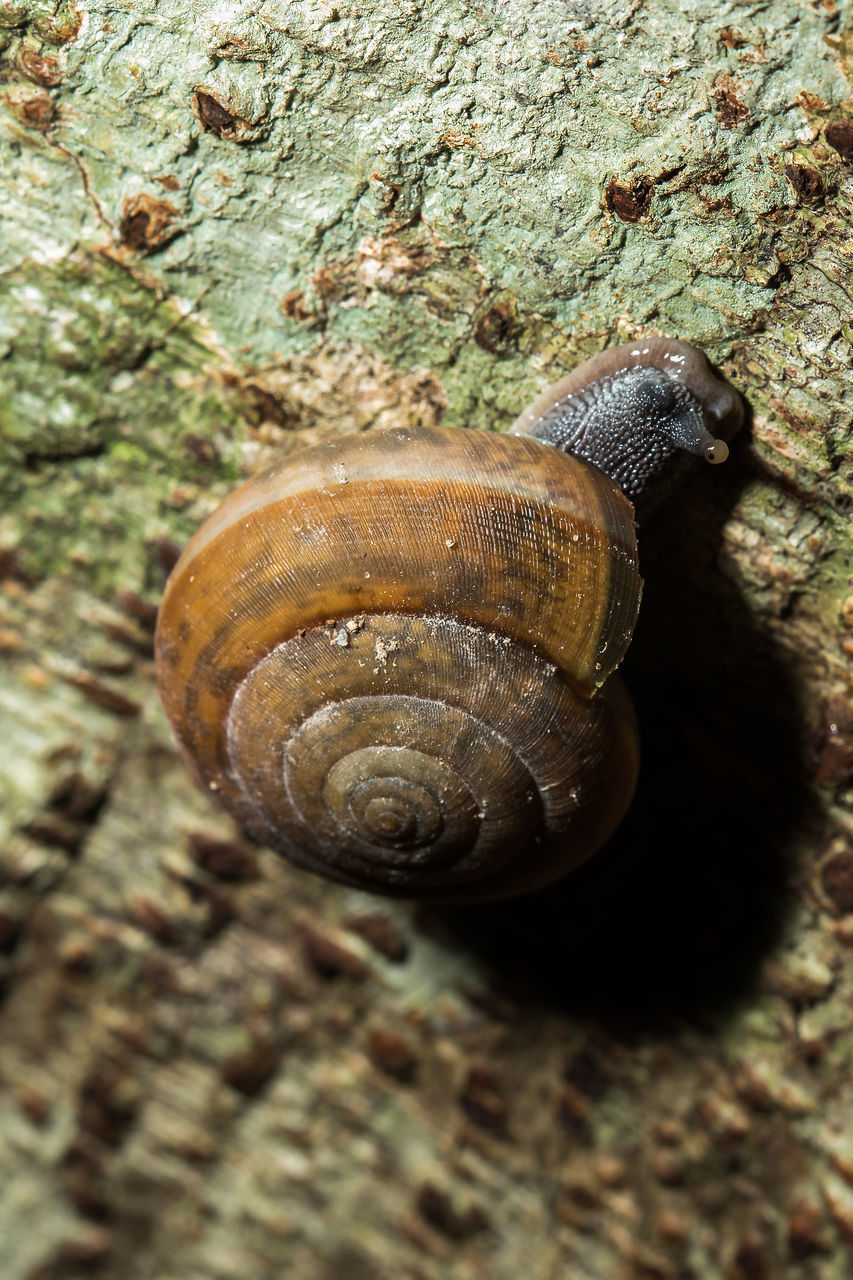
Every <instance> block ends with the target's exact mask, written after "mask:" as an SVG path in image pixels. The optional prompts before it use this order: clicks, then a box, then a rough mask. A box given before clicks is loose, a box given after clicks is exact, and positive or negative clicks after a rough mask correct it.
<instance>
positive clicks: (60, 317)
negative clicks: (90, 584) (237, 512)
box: [0, 256, 246, 589]
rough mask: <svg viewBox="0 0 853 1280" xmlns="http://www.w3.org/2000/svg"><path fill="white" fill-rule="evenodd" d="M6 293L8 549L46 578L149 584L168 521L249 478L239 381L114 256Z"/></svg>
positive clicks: (192, 327) (27, 277) (3, 373)
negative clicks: (155, 545)
mask: <svg viewBox="0 0 853 1280" xmlns="http://www.w3.org/2000/svg"><path fill="white" fill-rule="evenodd" d="M0 291H2V295H3V298H2V302H1V303H0V331H2V337H0V344H2V347H0V349H2V352H3V357H2V359H0V393H1V394H0V450H2V452H0V494H2V516H3V526H2V536H3V540H4V545H6V546H10V545H13V546H16V547H17V548H18V549H19V551H20V555H21V557H22V563H23V565H24V566H25V570H26V572H28V573H30V574H31V575H33V576H36V577H40V576H42V575H44V574H47V573H51V572H57V571H63V570H67V569H68V568H69V566H74V567H76V569H78V570H79V569H85V571H86V574H87V576H90V577H92V578H93V580H95V581H97V582H98V583H99V584H101V585H102V586H104V587H105V588H107V589H109V588H110V587H113V588H115V587H116V586H122V585H125V586H134V587H138V586H140V585H145V584H146V582H147V581H148V579H149V577H150V569H148V568H146V567H144V563H143V558H144V553H143V549H144V548H145V547H146V546H147V545H150V543H151V541H152V539H156V537H158V536H167V535H171V536H174V534H175V529H174V524H173V523H170V521H169V520H168V519H166V518H165V517H164V513H165V512H166V511H171V513H172V516H173V517H174V514H175V512H176V511H177V512H180V511H182V510H184V509H186V508H187V507H188V506H189V504H190V502H191V501H192V499H193V497H194V494H195V492H197V490H198V486H199V485H201V484H202V483H204V484H205V485H207V484H213V485H216V483H217V482H219V483H221V484H228V483H233V482H234V481H235V480H236V479H237V478H238V477H239V475H240V470H241V463H242V458H241V453H240V450H241V446H242V443H243V442H244V440H245V436H246V429H245V424H244V423H243V421H242V418H241V414H240V412H239V407H238V401H237V394H236V392H235V390H234V383H235V381H236V380H234V379H233V378H232V379H231V383H232V385H231V386H229V385H228V379H227V376H226V375H227V368H226V363H225V361H224V360H223V359H222V358H221V357H218V356H216V355H215V354H214V353H213V352H212V350H211V348H210V346H209V345H208V344H207V343H205V342H204V341H203V337H202V333H201V331H200V329H199V326H198V325H197V323H196V322H195V321H194V320H193V319H192V318H190V317H187V316H184V315H182V313H181V311H179V310H178V308H177V307H176V306H175V305H174V304H172V303H170V302H166V301H164V300H163V299H162V298H161V297H160V296H159V294H158V293H157V291H156V290H154V289H152V288H150V287H148V286H147V285H145V284H143V283H141V282H140V281H139V280H137V279H136V278H134V276H132V275H131V274H129V273H128V272H127V271H125V270H123V269H121V268H120V267H119V266H117V265H116V264H114V263H112V262H111V261H110V260H109V259H105V258H102V257H87V256H81V257H79V258H74V259H69V260H65V261H63V262H61V263H59V264H56V265H54V266H49V267H48V266H40V265H37V264H35V263H28V264H26V265H24V266H22V267H21V268H20V269H19V270H18V271H14V272H10V273H8V274H7V275H6V276H4V277H3V279H2V280H0ZM180 486H183V491H182V492H177V493H176V492H175V490H176V489H177V488H179V487H180ZM193 486H196V490H195V491H194V490H193ZM177 523H178V526H180V520H178V522H177ZM188 523H189V525H190V527H191V519H190V521H189V522H188Z"/></svg>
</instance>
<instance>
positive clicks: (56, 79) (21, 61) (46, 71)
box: [15, 46, 62, 89]
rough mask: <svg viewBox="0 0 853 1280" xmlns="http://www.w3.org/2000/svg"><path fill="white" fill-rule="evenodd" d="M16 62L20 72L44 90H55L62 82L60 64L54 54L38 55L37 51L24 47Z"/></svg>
mask: <svg viewBox="0 0 853 1280" xmlns="http://www.w3.org/2000/svg"><path fill="white" fill-rule="evenodd" d="M15 61H16V63H17V66H18V70H19V71H20V72H21V73H22V74H23V75H25V76H26V77H27V79H28V80H32V82H33V84H39V85H41V86H42V88H44V89H55V88H56V86H57V85H58V84H59V83H60V81H61V80H62V72H61V71H60V69H59V63H58V61H57V60H56V58H54V57H53V55H52V54H49V53H36V51H35V49H30V48H27V47H26V46H22V47H21V48H20V49H19V50H18V54H17V57H16V59H15Z"/></svg>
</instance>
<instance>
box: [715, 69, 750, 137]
mask: <svg viewBox="0 0 853 1280" xmlns="http://www.w3.org/2000/svg"><path fill="white" fill-rule="evenodd" d="M711 100H712V102H713V103H714V114H715V115H716V117H717V119H718V120H719V122H720V124H721V125H722V126H723V128H724V129H734V128H735V126H736V125H739V124H743V122H744V120H748V119H749V108H748V107H747V106H746V104H745V103H744V102H742V101H741V99H740V96H739V92H738V84H737V81H736V80H735V79H734V77H733V76H728V75H725V76H719V77H718V79H716V80H715V81H714V84H713V86H712V88H711Z"/></svg>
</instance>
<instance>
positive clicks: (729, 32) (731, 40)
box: [717, 27, 749, 49]
mask: <svg viewBox="0 0 853 1280" xmlns="http://www.w3.org/2000/svg"><path fill="white" fill-rule="evenodd" d="M717 39H718V40H719V42H720V44H724V45H725V46H726V48H727V49H742V48H743V46H744V45H745V44H749V41H748V40H747V38H746V36H744V35H742V34H741V33H740V31H738V29H737V27H723V28H722V30H721V31H720V32H719V33H718V35H717Z"/></svg>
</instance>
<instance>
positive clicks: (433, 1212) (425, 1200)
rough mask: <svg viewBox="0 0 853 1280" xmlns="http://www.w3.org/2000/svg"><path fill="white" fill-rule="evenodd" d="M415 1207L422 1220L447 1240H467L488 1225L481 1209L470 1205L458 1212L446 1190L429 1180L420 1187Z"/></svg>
mask: <svg viewBox="0 0 853 1280" xmlns="http://www.w3.org/2000/svg"><path fill="white" fill-rule="evenodd" d="M415 1207H416V1209H417V1211H418V1214H419V1215H420V1217H421V1218H422V1219H423V1221H424V1222H426V1223H428V1225H429V1226H431V1227H433V1228H434V1230H436V1231H438V1232H440V1233H441V1235H443V1236H446V1237H447V1238H448V1240H456V1241H461V1240H469V1239H470V1238H471V1236H474V1235H477V1234H478V1233H479V1232H480V1231H484V1230H485V1229H486V1228H487V1227H488V1225H489V1220H488V1218H487V1217H486V1215H485V1214H484V1213H483V1211H482V1209H480V1208H478V1207H477V1206H476V1205H471V1206H469V1207H468V1208H467V1209H465V1211H464V1212H462V1213H459V1212H458V1211H457V1210H456V1209H454V1207H453V1204H452V1203H451V1200H450V1197H449V1196H448V1194H447V1192H446V1191H442V1190H441V1189H440V1188H439V1187H436V1186H435V1185H434V1184H433V1183H431V1182H426V1183H424V1185H423V1186H422V1187H421V1189H420V1191H419V1192H418V1198H417V1202H416V1206H415Z"/></svg>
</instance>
